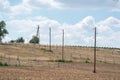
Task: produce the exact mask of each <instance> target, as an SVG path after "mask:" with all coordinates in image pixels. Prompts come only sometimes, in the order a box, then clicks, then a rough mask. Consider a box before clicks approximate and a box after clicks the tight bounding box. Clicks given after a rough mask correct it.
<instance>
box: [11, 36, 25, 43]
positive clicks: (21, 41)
mask: <svg viewBox="0 0 120 80" xmlns="http://www.w3.org/2000/svg"><path fill="white" fill-rule="evenodd" d="M24 42H25V40H24V39H23V37H20V38H18V39H16V40H11V41H10V43H24Z"/></svg>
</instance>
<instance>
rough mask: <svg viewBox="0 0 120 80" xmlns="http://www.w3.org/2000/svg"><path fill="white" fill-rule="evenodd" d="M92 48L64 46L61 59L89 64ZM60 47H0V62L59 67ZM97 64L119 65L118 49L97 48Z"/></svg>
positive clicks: (28, 45)
mask: <svg viewBox="0 0 120 80" xmlns="http://www.w3.org/2000/svg"><path fill="white" fill-rule="evenodd" d="M93 51H94V48H93V47H88V46H64V54H63V59H64V60H65V62H69V63H74V62H77V63H89V64H93V61H94V58H93V56H94V52H93ZM61 59H62V46H60V45H52V46H51V50H49V45H37V44H5V45H0V62H5V63H8V64H10V65H16V66H20V65H23V66H49V67H59V66H60V64H61V63H60V62H59V60H61ZM96 60H97V64H118V65H119V64H120V49H119V48H109V47H108V48H107V47H97V58H96Z"/></svg>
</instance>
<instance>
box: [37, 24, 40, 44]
mask: <svg viewBox="0 0 120 80" xmlns="http://www.w3.org/2000/svg"><path fill="white" fill-rule="evenodd" d="M36 37H37V38H39V44H40V27H39V25H38V27H37V32H36Z"/></svg>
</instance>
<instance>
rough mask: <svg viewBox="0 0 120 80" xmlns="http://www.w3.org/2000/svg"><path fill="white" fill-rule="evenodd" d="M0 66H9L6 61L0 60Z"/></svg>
mask: <svg viewBox="0 0 120 80" xmlns="http://www.w3.org/2000/svg"><path fill="white" fill-rule="evenodd" d="M0 66H9V65H8V64H7V63H6V62H5V63H4V62H0Z"/></svg>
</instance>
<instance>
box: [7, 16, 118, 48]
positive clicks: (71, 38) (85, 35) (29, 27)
mask: <svg viewBox="0 0 120 80" xmlns="http://www.w3.org/2000/svg"><path fill="white" fill-rule="evenodd" d="M7 24H8V29H9V33H10V34H9V37H10V39H11V36H12V38H13V37H14V38H15V39H16V38H17V37H20V36H23V37H24V38H25V39H26V40H27V41H29V39H30V38H31V37H32V36H33V35H36V28H37V25H38V24H39V26H40V37H41V43H42V44H48V38H49V35H48V34H49V27H51V28H52V44H61V38H62V29H64V30H65V44H67V45H90V46H91V45H93V39H94V38H93V37H94V30H93V27H94V25H95V19H94V18H93V17H92V16H87V17H85V18H84V19H83V20H81V21H79V22H78V23H76V24H73V25H71V24H67V23H63V24H61V23H59V22H58V21H56V20H52V19H49V18H46V17H42V16H36V17H31V18H29V19H25V20H23V19H22V20H11V21H8V22H7ZM116 24H120V22H119V19H117V18H114V17H109V18H107V19H105V20H103V21H100V22H96V26H97V33H98V34H97V45H98V46H112V47H113V46H117V47H118V46H119V45H120V43H119V42H120V37H119V35H120V31H119V30H120V27H115V26H110V25H116ZM91 25H92V26H91ZM116 28H117V29H119V30H118V31H116ZM100 31H101V32H100ZM13 35H14V36H13ZM119 47H120V46H119Z"/></svg>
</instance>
